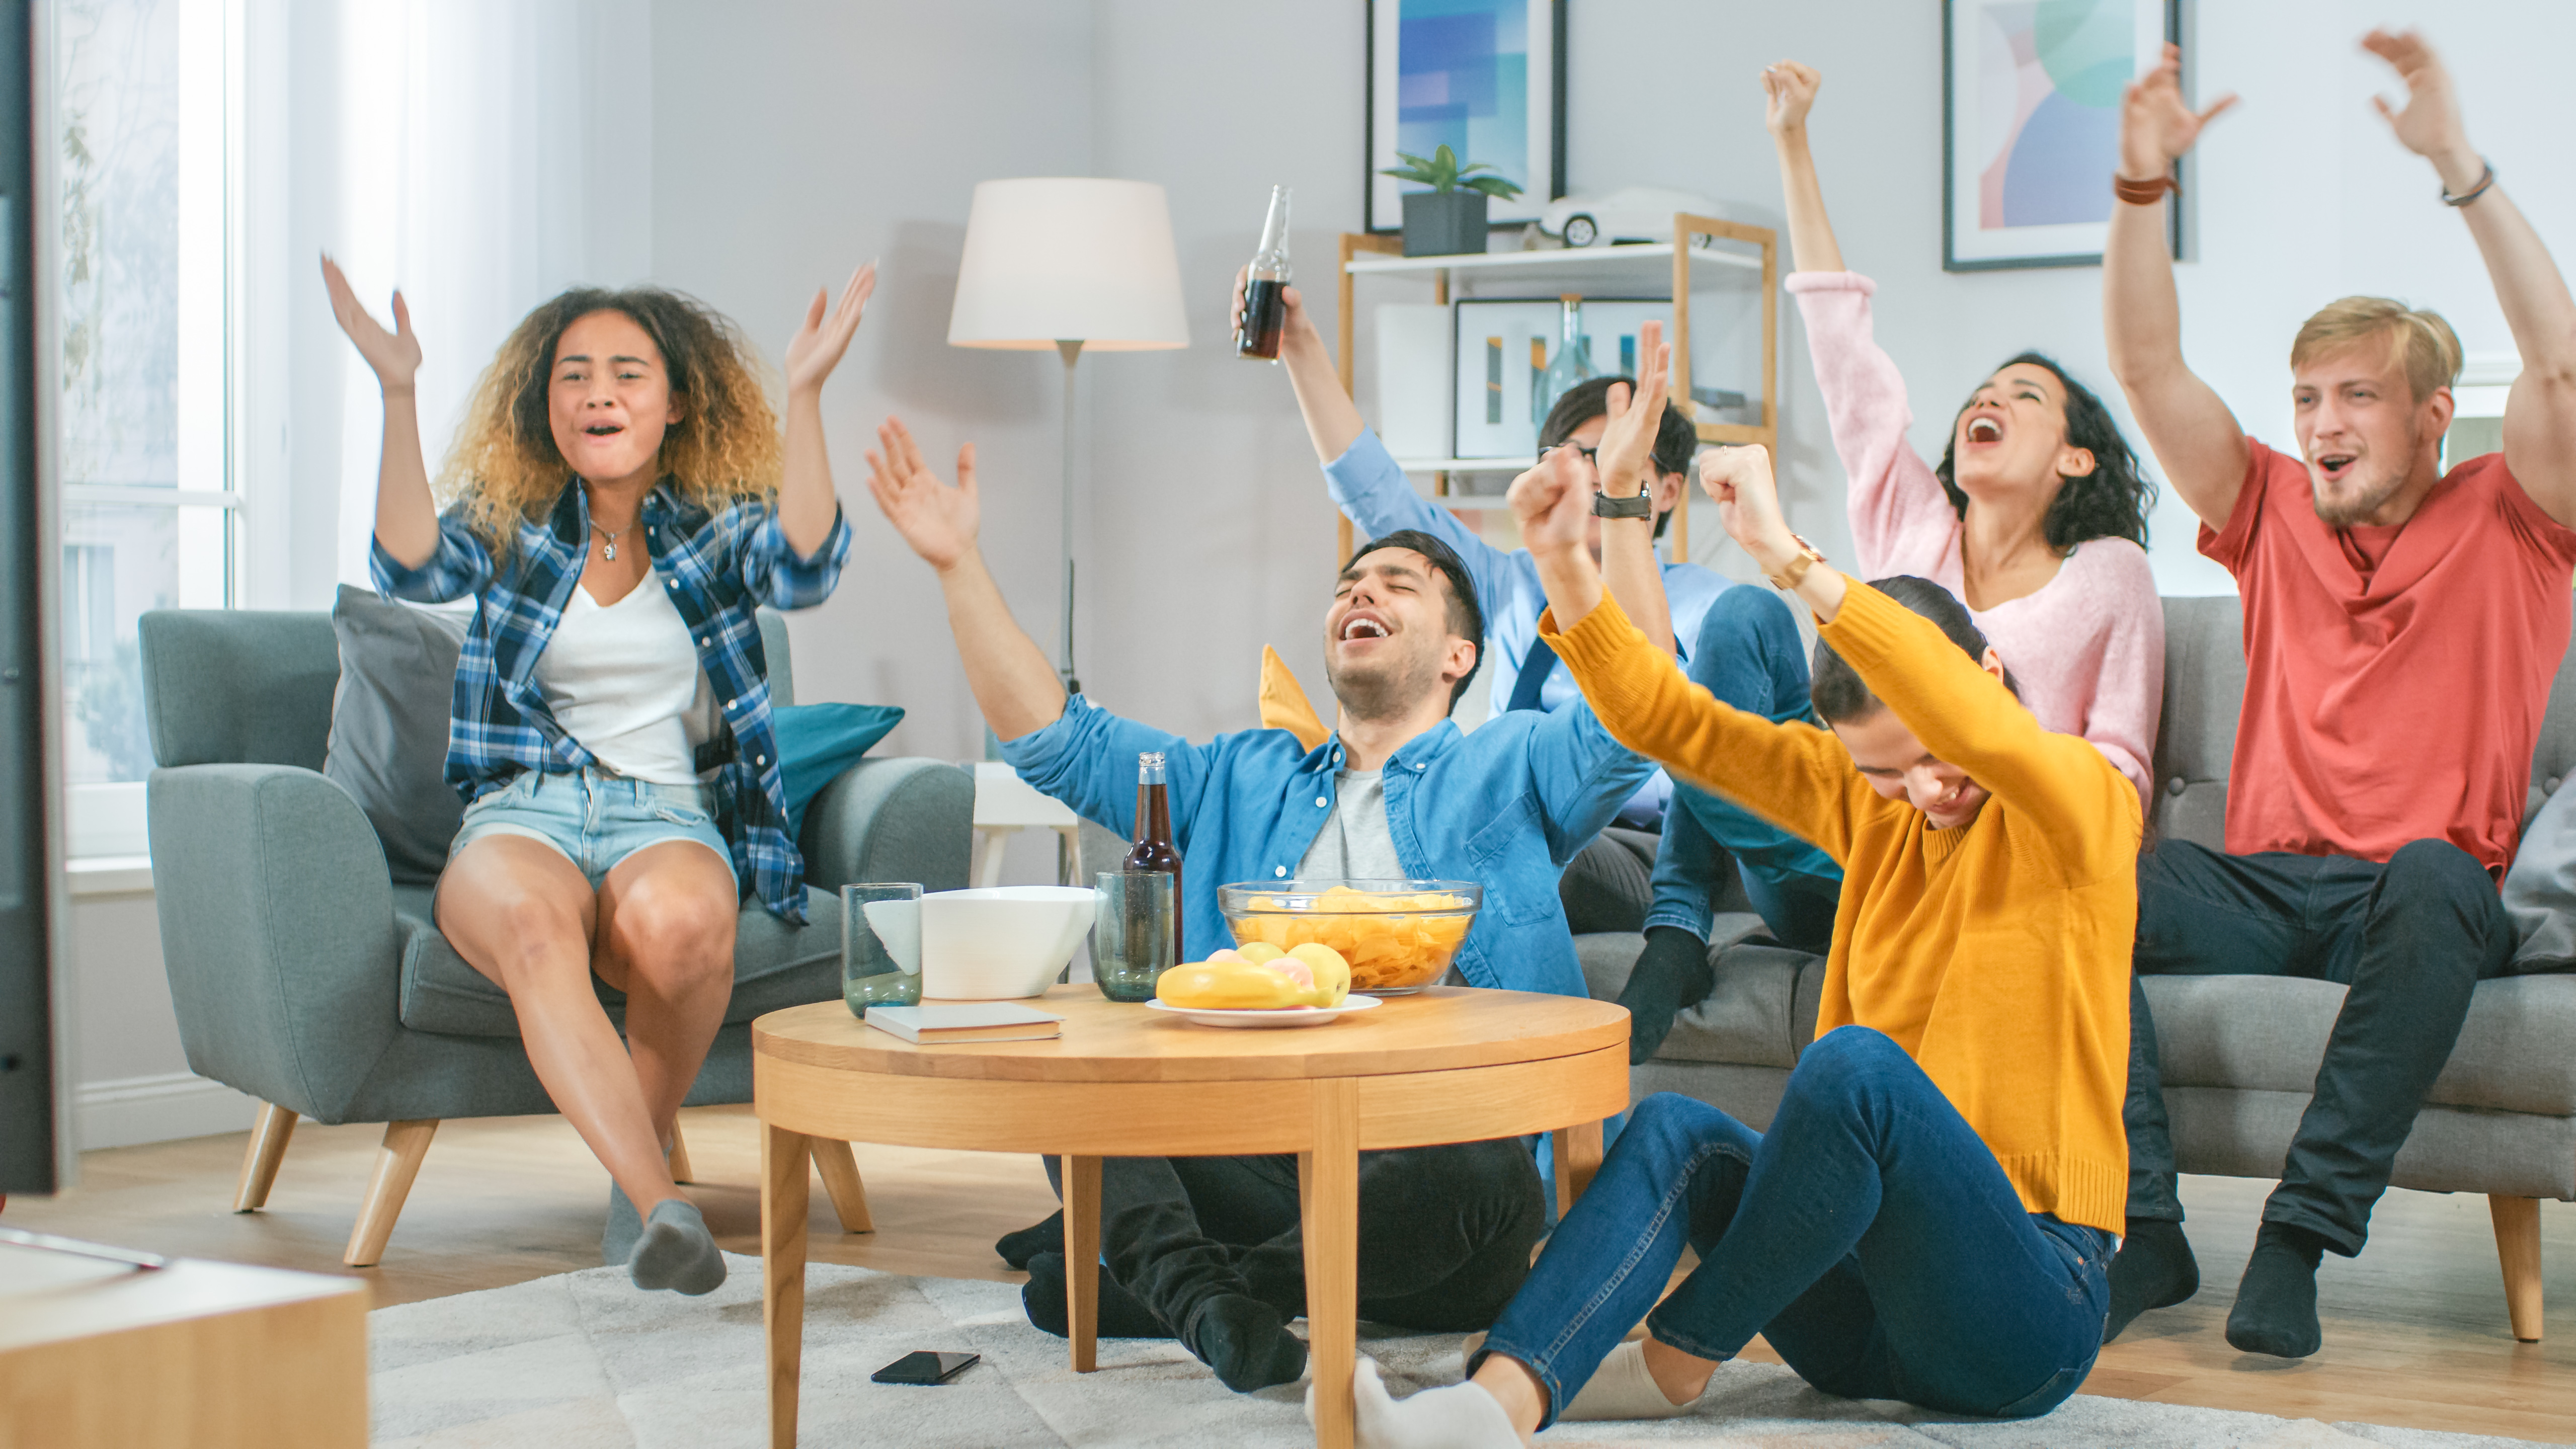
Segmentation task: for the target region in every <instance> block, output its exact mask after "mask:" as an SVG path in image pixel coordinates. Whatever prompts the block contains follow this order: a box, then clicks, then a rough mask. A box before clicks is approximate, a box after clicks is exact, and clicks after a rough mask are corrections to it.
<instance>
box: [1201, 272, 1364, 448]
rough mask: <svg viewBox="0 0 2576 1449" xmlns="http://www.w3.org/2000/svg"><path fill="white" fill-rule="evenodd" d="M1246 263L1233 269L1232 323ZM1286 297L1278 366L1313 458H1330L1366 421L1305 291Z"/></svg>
mask: <svg viewBox="0 0 2576 1449" xmlns="http://www.w3.org/2000/svg"><path fill="white" fill-rule="evenodd" d="M1250 270H1251V269H1250V268H1248V267H1247V268H1244V269H1243V270H1241V271H1237V272H1236V273H1235V274H1234V311H1233V313H1232V318H1233V322H1234V325H1236V326H1241V325H1242V322H1243V279H1244V277H1245V275H1246V274H1247V273H1249V271H1250ZM1283 295H1284V296H1285V297H1286V298H1287V309H1288V317H1287V321H1286V323H1285V324H1284V325H1283V326H1282V327H1281V328H1280V330H1279V365H1280V366H1282V367H1284V368H1286V369H1288V386H1289V387H1290V388H1292V389H1294V390H1295V391H1296V394H1297V411H1298V412H1299V413H1300V414H1301V415H1303V416H1304V417H1305V419H1306V437H1307V438H1308V439H1309V440H1310V441H1312V442H1313V443H1314V445H1315V461H1316V462H1318V463H1330V462H1332V461H1333V460H1334V459H1335V458H1338V457H1340V456H1342V455H1343V454H1344V453H1347V452H1349V451H1350V449H1351V443H1352V442H1353V440H1355V439H1357V438H1358V437H1359V435H1360V429H1361V428H1363V427H1366V426H1367V424H1365V423H1362V422H1361V421H1360V410H1359V407H1358V405H1357V404H1355V403H1353V402H1352V401H1351V395H1350V394H1349V393H1346V392H1344V391H1342V378H1341V374H1340V373H1338V372H1336V371H1334V370H1333V354H1332V353H1331V352H1330V351H1328V350H1326V348H1325V346H1324V336H1323V334H1322V333H1320V332H1317V331H1316V330H1315V319H1314V317H1313V315H1312V314H1310V313H1309V312H1307V310H1306V298H1305V294H1304V293H1302V292H1300V291H1298V290H1297V289H1296V288H1295V287H1288V288H1284V289H1283Z"/></svg>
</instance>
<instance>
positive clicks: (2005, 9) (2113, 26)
mask: <svg viewBox="0 0 2576 1449" xmlns="http://www.w3.org/2000/svg"><path fill="white" fill-rule="evenodd" d="M2181 20H2182V14H2181V0H2092V3H2089V4H2083V5H2073V4H2049V3H2040V4H2034V3H2032V0H1942V4H1941V59H1942V66H1943V77H1942V85H1941V161H1942V170H1943V173H1944V174H1943V177H1942V192H1941V219H1942V236H1941V266H1942V268H1943V269H1944V270H1947V271H1953V272H1981V271H1990V270H1993V269H1996V268H2000V267H2081V266H2095V265H2098V264H2100V262H2101V260H2102V244H2103V240H2104V238H2105V237H2106V236H2107V235H2108V234H2109V231H2110V221H2111V207H2112V206H2113V204H2114V203H2113V201H2112V197H2111V176H2112V173H2113V172H2115V171H2117V170H2118V169H2119V164H2120V97H2121V92H2122V91H2124V90H2125V89H2126V88H2127V87H2128V84H2129V82H2130V81H2132V80H2135V79H2136V78H2138V77H2139V76H2142V75H2144V74H2146V73H2147V72H2148V71H2150V70H2153V69H2154V68H2155V67H2156V66H2157V65H2158V64H2160V63H2161V62H2162V61H2163V59H2164V46H2165V42H2167V41H2169V40H2170V41H2179V40H2180V38H2181ZM2182 207H2183V198H2182V197H2180V196H2176V197H2174V198H2173V200H2172V202H2171V204H2170V205H2169V206H2168V207H2167V209H2166V215H2167V219H2168V221H2169V222H2170V224H2171V226H2172V234H2171V236H2170V237H2169V238H2168V240H2169V241H2172V242H2176V243H2179V240H2180V238H2181V236H2182ZM2176 252H2177V254H2179V252H2180V247H2179V245H2177V246H2176Z"/></svg>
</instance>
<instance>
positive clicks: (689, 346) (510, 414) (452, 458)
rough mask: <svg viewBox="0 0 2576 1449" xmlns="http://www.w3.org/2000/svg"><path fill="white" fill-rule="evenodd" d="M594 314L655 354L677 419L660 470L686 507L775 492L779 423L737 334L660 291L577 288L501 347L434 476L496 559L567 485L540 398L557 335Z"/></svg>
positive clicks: (567, 468)
mask: <svg viewBox="0 0 2576 1449" xmlns="http://www.w3.org/2000/svg"><path fill="white" fill-rule="evenodd" d="M594 312H619V313H623V314H624V315H625V316H627V317H628V318H630V319H632V320H633V321H634V323H635V325H636V326H638V327H641V328H643V329H644V331H645V333H646V334H647V335H649V336H650V337H651V338H652V339H653V345H654V346H655V347H657V348H659V349H661V352H662V363H663V367H664V369H665V372H666V375H667V376H668V377H669V378H670V386H671V399H672V401H673V402H674V403H676V404H678V406H679V413H680V417H679V421H677V422H674V423H672V424H671V426H670V430H669V431H668V432H666V433H665V434H664V435H663V438H662V452H661V457H660V463H661V468H662V474H663V476H664V477H665V478H667V479H669V480H670V481H671V483H672V484H673V485H674V486H675V487H677V488H678V489H679V491H680V494H681V495H682V496H683V497H685V498H687V499H688V500H689V501H690V502H692V503H695V504H697V505H699V506H700V507H702V508H706V509H708V510H710V511H715V510H720V509H722V508H725V507H727V506H728V505H730V504H733V503H736V502H740V501H744V500H749V499H761V498H768V497H771V496H774V495H775V494H776V493H777V491H778V477H779V470H780V449H779V439H778V417H777V414H776V413H774V412H772V411H771V409H770V406H769V396H768V394H767V392H766V391H765V390H764V389H763V388H762V385H761V382H762V369H761V363H760V355H759V353H758V352H756V351H755V350H754V349H753V348H752V345H751V343H750V341H749V339H747V338H745V337H744V336H743V335H742V329H741V328H739V327H737V326H735V325H734V324H733V322H732V320H731V319H729V318H727V317H726V316H724V314H722V313H720V312H718V311H716V310H715V309H714V308H712V307H709V306H708V305H706V304H705V303H704V302H701V301H699V300H698V299H696V298H695V297H691V296H688V295H686V294H684V293H680V292H674V291H670V290H668V289H666V288H662V287H627V288H623V289H620V290H617V291H610V290H607V289H605V288H601V287H575V288H574V289H572V290H571V291H568V292H565V293H563V294H562V295H561V296H558V297H555V298H553V299H552V300H550V301H547V302H545V303H542V304H541V305H539V306H538V308H537V309H536V310H535V311H533V312H530V313H529V314H528V315H527V317H526V319H525V320H523V321H521V322H520V323H519V325H518V326H517V327H516V328H515V329H513V330H512V331H511V333H510V336H509V340H507V341H505V342H503V343H502V344H501V351H500V354H499V355H498V356H496V357H494V358H493V359H492V365H491V366H489V367H487V368H485V369H484V370H483V376H482V377H481V379H480V380H478V381H477V382H476V383H475V385H474V395H473V398H472V400H471V401H470V402H468V403H467V405H466V409H465V420H464V421H463V422H462V423H460V424H459V425H458V426H457V429H456V441H455V442H454V443H453V444H452V445H451V446H450V447H449V448H448V451H447V460H446V462H445V464H444V465H443V466H441V467H440V469H439V471H438V488H439V492H440V493H441V495H442V496H443V498H444V499H445V501H447V502H450V503H460V504H462V505H463V506H464V511H465V521H466V525H467V526H468V527H470V528H472V529H473V530H474V532H475V534H476V535H477V536H478V537H480V538H482V539H483V540H484V541H485V542H486V543H487V544H490V545H492V546H493V547H494V549H495V550H496V551H501V552H506V551H507V550H508V549H509V548H510V546H511V544H512V542H513V541H514V540H515V539H516V538H517V537H518V527H519V524H520V523H521V522H523V521H524V522H538V521H541V520H543V519H544V518H545V517H546V515H547V514H548V513H549V512H551V511H552V510H553V508H554V506H555V500H557V499H558V498H560V497H562V496H563V490H564V485H565V484H566V483H567V482H568V481H569V480H570V479H571V477H572V467H571V465H570V464H568V463H566V462H565V461H564V458H563V454H562V452H561V451H560V450H558V449H557V448H556V447H555V437H554V426H553V423H552V420H551V417H550V415H549V413H548V410H547V395H546V394H547V388H548V385H549V383H550V381H551V380H552V378H553V376H554V363H555V348H556V346H557V345H558V344H559V343H561V342H562V340H563V334H564V330H565V329H566V328H568V327H570V326H572V324H573V323H575V322H577V321H579V320H580V319H582V318H584V317H587V316H589V315H590V314H592V313H594Z"/></svg>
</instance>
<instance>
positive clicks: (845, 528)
mask: <svg viewBox="0 0 2576 1449" xmlns="http://www.w3.org/2000/svg"><path fill="white" fill-rule="evenodd" d="M758 514H759V522H758V523H757V524H755V525H754V526H753V527H752V529H751V532H750V535H749V536H748V537H746V538H745V539H744V540H743V543H742V553H741V564H740V567H741V569H742V586H743V588H744V589H746V590H747V591H749V592H750V594H751V596H752V597H753V598H755V599H758V600H759V601H760V602H762V603H764V604H767V605H769V606H770V607H771V608H773V609H810V608H812V607H814V606H815V605H816V604H819V603H821V602H823V601H824V600H825V599H828V598H830V597H832V590H833V589H834V588H835V587H837V586H838V585H839V584H840V582H841V565H842V564H843V563H845V562H847V561H848V559H849V556H850V520H849V518H848V516H847V515H845V514H844V513H843V512H842V511H841V508H840V505H839V504H837V503H835V504H834V505H833V506H832V531H831V532H830V533H828V534H826V535H824V538H823V541H822V543H820V544H818V545H816V546H815V549H814V551H813V552H812V553H810V554H807V555H805V556H803V557H801V558H800V557H798V556H797V553H796V548H795V545H793V544H791V543H789V542H788V541H787V526H786V525H785V524H783V523H781V522H779V520H778V510H777V509H775V508H770V507H762V508H760V509H759V510H758Z"/></svg>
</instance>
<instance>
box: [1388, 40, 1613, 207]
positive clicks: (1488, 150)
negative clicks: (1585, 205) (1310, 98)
mask: <svg viewBox="0 0 2576 1449" xmlns="http://www.w3.org/2000/svg"><path fill="white" fill-rule="evenodd" d="M1565 5H1566V0H1369V7H1368V123H1367V136H1368V139H1367V143H1366V149H1367V158H1366V159H1367V162H1368V169H1367V174H1366V179H1365V180H1364V182H1363V186H1364V187H1365V190H1364V191H1363V193H1362V194H1363V196H1364V197H1365V198H1366V200H1365V203H1364V206H1365V214H1366V224H1367V228H1368V230H1370V231H1396V230H1399V229H1401V228H1402V226H1403V224H1404V203H1403V201H1402V199H1401V197H1402V194H1403V191H1404V184H1403V183H1401V182H1399V181H1397V180H1396V179H1395V178H1394V177H1392V176H1386V175H1382V174H1380V173H1382V172H1384V171H1385V170H1386V169H1387V168H1388V167H1390V166H1395V165H1398V164H1400V163H1399V162H1398V160H1397V157H1396V153H1397V152H1399V151H1404V152H1409V153H1411V154H1413V155H1416V156H1428V155H1430V154H1431V153H1432V152H1433V151H1435V150H1437V149H1439V148H1440V147H1441V146H1442V145H1446V146H1448V147H1449V149H1450V150H1452V151H1454V152H1455V153H1457V156H1458V158H1459V160H1460V161H1462V162H1467V161H1482V162H1485V163H1487V164H1488V165H1491V166H1494V167H1496V168H1498V169H1500V170H1501V172H1502V174H1503V176H1504V177H1505V178H1506V179H1508V180H1510V181H1511V182H1513V183H1514V184H1515V185H1517V186H1519V187H1520V188H1521V194H1520V195H1518V196H1516V197H1513V198H1511V199H1509V200H1505V199H1503V198H1501V197H1496V198H1495V199H1494V200H1493V201H1492V202H1491V203H1490V204H1489V208H1488V210H1487V212H1486V217H1487V219H1488V220H1489V221H1490V222H1492V223H1493V224H1496V225H1501V224H1504V223H1513V224H1517V223H1521V222H1526V221H1531V220H1534V219H1536V217H1537V216H1538V214H1539V211H1540V209H1541V208H1543V207H1545V206H1546V205H1547V204H1548V202H1550V201H1551V200H1553V199H1555V198H1556V197H1558V196H1562V195H1563V194H1564V193H1565Z"/></svg>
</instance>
